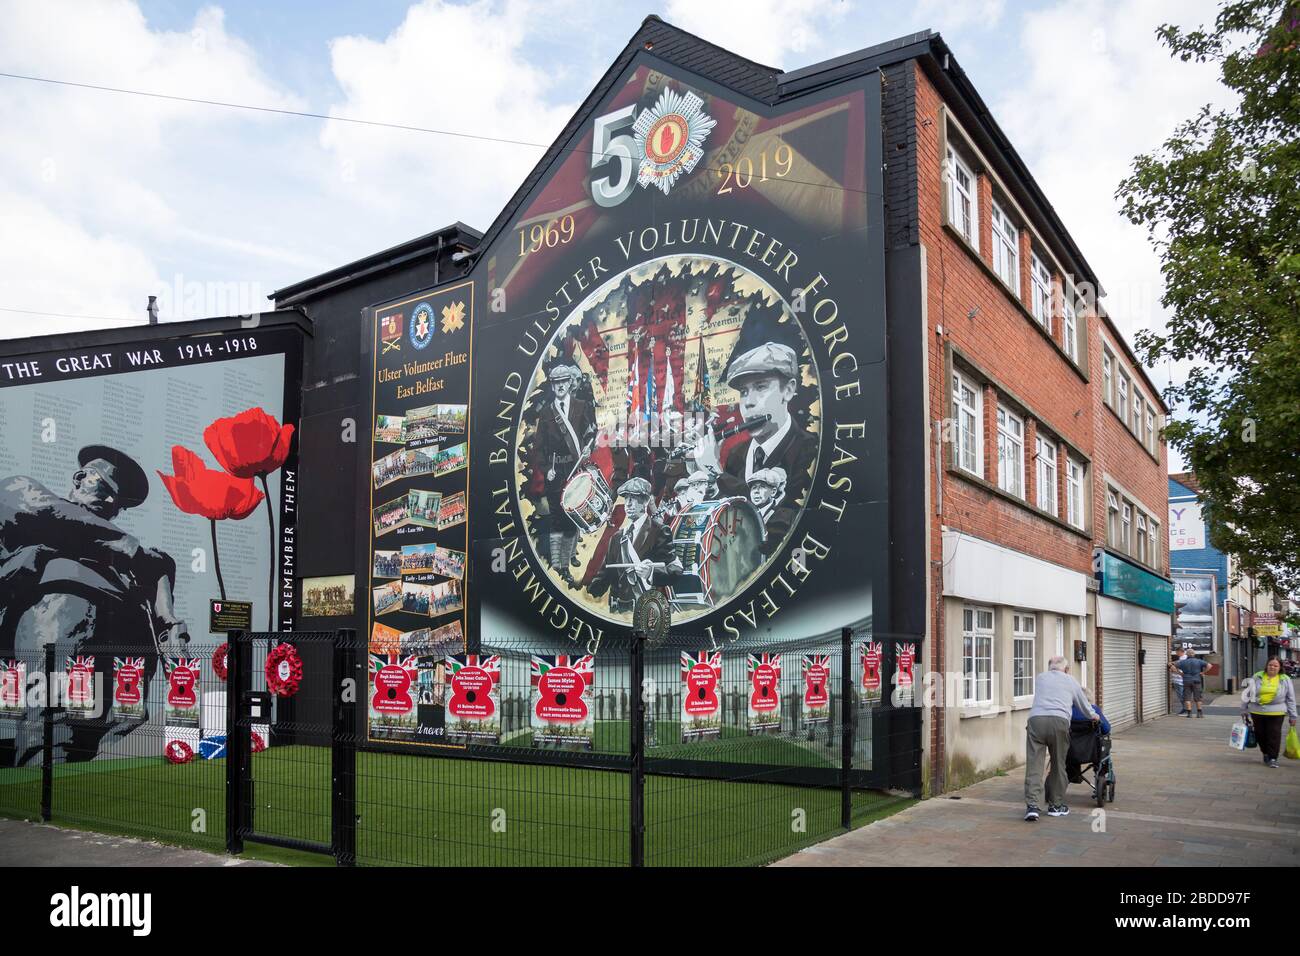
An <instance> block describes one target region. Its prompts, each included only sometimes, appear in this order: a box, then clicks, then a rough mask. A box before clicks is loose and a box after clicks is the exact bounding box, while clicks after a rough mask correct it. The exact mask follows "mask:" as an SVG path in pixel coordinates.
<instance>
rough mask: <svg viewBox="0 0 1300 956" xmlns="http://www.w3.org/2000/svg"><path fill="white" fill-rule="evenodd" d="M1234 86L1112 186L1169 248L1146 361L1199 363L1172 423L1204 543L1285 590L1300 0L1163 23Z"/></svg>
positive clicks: (1292, 562) (1299, 571) (1295, 409)
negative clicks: (1226, 101) (1157, 323)
mask: <svg viewBox="0 0 1300 956" xmlns="http://www.w3.org/2000/svg"><path fill="white" fill-rule="evenodd" d="M1157 36H1158V37H1159V39H1160V40H1161V42H1162V43H1163V44H1164V45H1165V46H1167V47H1168V48H1169V50H1170V52H1171V54H1172V55H1173V56H1176V57H1178V58H1179V59H1180V60H1182V61H1184V62H1202V63H1204V62H1212V63H1216V64H1217V65H1218V67H1219V70H1220V77H1221V79H1222V82H1223V83H1224V85H1225V86H1226V87H1227V88H1228V89H1230V90H1231V91H1233V93H1234V94H1235V97H1234V99H1235V103H1234V105H1233V106H1232V107H1231V108H1227V109H1212V108H1211V107H1209V106H1206V107H1203V108H1202V109H1201V110H1199V111H1198V112H1197V114H1196V115H1195V116H1193V117H1192V118H1191V119H1189V120H1187V121H1186V122H1184V123H1182V124H1181V125H1179V126H1178V127H1177V128H1176V129H1175V130H1174V132H1173V134H1172V135H1171V136H1170V137H1169V139H1167V140H1166V141H1165V143H1164V144H1163V146H1162V147H1161V148H1160V149H1159V150H1157V151H1156V152H1154V153H1152V154H1150V155H1145V156H1139V157H1137V159H1136V160H1135V161H1134V163H1133V170H1132V174H1131V175H1130V176H1129V177H1128V178H1127V179H1125V180H1124V181H1123V182H1122V183H1121V184H1120V186H1119V189H1118V191H1117V194H1116V195H1117V197H1118V198H1119V199H1120V200H1121V201H1122V203H1123V210H1124V213H1125V215H1127V216H1128V218H1129V219H1130V220H1131V221H1132V222H1133V223H1135V224H1138V225H1143V226H1145V227H1147V230H1148V233H1149V235H1150V237H1151V241H1152V243H1153V244H1154V246H1155V248H1156V250H1157V252H1158V253H1159V255H1160V260H1161V272H1162V273H1163V275H1164V280H1165V293H1164V298H1163V302H1164V304H1165V306H1166V307H1167V308H1168V309H1169V310H1170V312H1171V317H1170V319H1169V322H1168V325H1167V327H1166V329H1165V330H1164V331H1162V332H1151V331H1147V332H1142V333H1139V334H1138V336H1137V344H1138V348H1139V349H1140V350H1141V351H1142V352H1143V353H1144V356H1145V358H1146V360H1147V362H1148V363H1150V364H1153V365H1154V364H1157V363H1160V362H1162V361H1167V360H1172V361H1174V362H1191V363H1195V364H1194V367H1193V368H1192V370H1191V372H1190V373H1189V374H1188V376H1187V378H1186V380H1185V381H1183V382H1182V383H1181V384H1178V385H1173V386H1170V387H1169V388H1168V389H1167V390H1166V392H1165V398H1166V400H1167V401H1168V403H1169V406H1170V408H1173V409H1176V414H1175V416H1174V417H1173V418H1172V420H1171V421H1170V422H1169V424H1168V425H1167V426H1166V428H1165V436H1166V438H1167V439H1168V441H1169V443H1170V444H1171V445H1172V446H1173V447H1174V448H1176V449H1178V450H1179V451H1180V452H1182V454H1183V456H1184V457H1185V458H1186V459H1187V462H1188V463H1189V465H1190V466H1191V467H1192V469H1194V470H1195V472H1196V477H1197V479H1198V480H1199V482H1200V486H1201V489H1202V492H1203V501H1204V504H1205V508H1204V512H1205V517H1206V522H1207V525H1208V528H1209V536H1210V541H1211V542H1212V543H1213V544H1214V545H1215V546H1216V547H1218V548H1219V549H1221V550H1223V551H1225V552H1228V553H1231V554H1236V555H1238V556H1239V557H1240V559H1241V564H1242V568H1243V570H1245V571H1248V572H1251V573H1254V574H1257V575H1258V576H1259V578H1260V581H1261V583H1262V584H1264V585H1266V586H1269V587H1272V588H1274V589H1276V590H1280V591H1283V592H1289V591H1294V590H1296V589H1297V588H1300V3H1296V2H1294V0H1241V2H1225V3H1224V4H1223V5H1222V6H1221V7H1220V10H1219V13H1218V16H1217V17H1216V19H1215V23H1214V26H1213V28H1212V29H1210V28H1206V27H1202V28H1200V29H1197V30H1191V31H1184V30H1182V29H1180V28H1179V27H1176V26H1171V25H1165V26H1163V27H1161V28H1160V29H1159V30H1158V31H1157Z"/></svg>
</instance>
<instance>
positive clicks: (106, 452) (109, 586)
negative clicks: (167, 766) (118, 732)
mask: <svg viewBox="0 0 1300 956" xmlns="http://www.w3.org/2000/svg"><path fill="white" fill-rule="evenodd" d="M77 462H78V464H79V466H80V467H79V468H78V469H77V470H76V471H75V472H73V474H72V489H71V491H69V492H68V494H67V495H66V496H64V497H60V496H58V495H56V494H54V493H53V492H52V491H50V490H49V489H48V488H46V487H45V486H44V485H42V484H41V483H40V482H38V481H36V480H34V479H32V478H29V477H26V476H21V475H20V476H15V477H12V478H8V479H6V480H5V481H4V482H3V484H0V656H4V655H8V654H11V653H12V654H16V655H18V656H19V657H22V658H24V659H26V660H28V661H33V660H39V659H40V654H41V653H42V652H43V649H44V647H45V646H46V645H47V644H50V643H53V644H54V645H55V647H56V652H55V653H56V657H61V656H63V655H64V654H67V653H87V652H89V653H94V652H95V645H96V643H97V642H98V643H99V644H101V645H105V646H104V650H103V651H101V652H99V653H94V656H95V668H96V676H95V680H96V682H97V683H99V686H101V687H103V688H105V692H106V691H107V688H108V687H109V681H110V680H111V674H112V659H113V655H114V653H116V654H119V655H122V654H132V655H136V656H143V657H144V658H145V671H144V672H145V675H146V678H145V680H146V683H147V682H148V680H149V676H150V675H152V673H153V669H154V667H155V666H156V664H157V660H158V656H159V654H160V653H163V652H165V651H169V650H178V649H180V647H182V646H183V644H184V642H187V641H188V640H189V634H188V633H187V632H186V627H185V622H184V621H181V620H180V619H178V618H177V617H176V614H175V607H174V603H173V588H174V586H175V582H176V565H175V562H173V561H172V559H171V558H170V557H169V556H168V555H166V554H164V553H163V552H161V551H157V550H154V549H153V548H147V547H145V546H144V545H142V544H141V542H140V541H139V539H137V538H136V537H135V536H134V535H131V534H129V533H127V532H126V531H124V530H122V529H121V528H119V527H118V526H117V525H116V524H114V523H113V519H114V518H116V517H117V516H118V515H119V514H121V513H122V512H123V511H125V510H126V509H128V508H134V507H137V506H138V505H140V504H143V503H144V501H145V499H146V498H147V497H148V495H149V479H148V478H147V477H146V476H145V473H144V470H143V469H142V468H141V467H140V466H139V465H138V464H137V463H136V462H135V460H134V459H132V458H131V457H130V456H129V455H126V454H124V453H123V452H120V451H118V450H117V449H115V448H110V447H108V446H107V445H88V446H86V447H85V448H83V449H81V451H80V452H79V453H78V454H77ZM146 699H147V695H146ZM104 711H105V713H104V714H101V715H100V716H99V717H97V718H95V719H94V720H78V721H75V722H74V721H66V722H64V723H63V724H61V725H60V727H59V728H58V732H57V734H56V736H57V738H58V742H59V744H60V745H61V746H62V748H63V751H64V754H65V757H66V759H68V760H89V759H92V758H93V757H94V756H95V755H96V752H97V749H98V745H99V742H100V740H101V739H102V738H103V737H104V736H105V735H106V734H107V733H108V732H109V731H110V730H112V729H115V728H113V727H111V726H110V723H109V718H108V716H107V707H106V706H105V708H104ZM28 718H29V719H27V720H24V721H23V722H22V723H21V725H20V727H19V730H18V736H17V738H15V739H10V740H2V739H0V765H5V764H9V765H13V764H22V763H24V762H27V761H28V760H30V759H32V757H33V754H34V752H35V750H38V749H39V735H40V721H39V719H35V715H34V714H31V713H29V714H28ZM126 726H130V727H134V726H138V722H132V723H130V724H127V725H124V728H125V727H126ZM124 728H123V729H124ZM32 729H34V730H35V732H36V737H37V739H36V740H34V741H33V740H24V736H25V735H26V734H27V732H28V731H30V730H32ZM33 745H34V747H35V750H34V747H33Z"/></svg>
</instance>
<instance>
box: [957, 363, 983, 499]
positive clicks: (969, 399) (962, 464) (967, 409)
mask: <svg viewBox="0 0 1300 956" xmlns="http://www.w3.org/2000/svg"><path fill="white" fill-rule="evenodd" d="M952 420H953V436H952V437H953V449H954V453H955V454H954V457H955V458H956V460H957V467H958V468H962V469H964V470H965V471H969V472H970V473H971V474H973V475H979V476H980V477H983V476H984V440H983V436H984V395H983V392H982V391H981V390H980V389H978V388H976V387H975V386H974V385H972V384H971V383H970V382H968V381H967V380H966V378H965V377H964V376H962V375H961V374H959V373H957V372H953V373H952Z"/></svg>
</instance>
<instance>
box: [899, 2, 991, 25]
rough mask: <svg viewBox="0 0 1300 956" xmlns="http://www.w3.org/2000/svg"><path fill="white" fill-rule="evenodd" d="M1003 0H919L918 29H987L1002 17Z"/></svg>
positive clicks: (917, 9) (917, 7)
mask: <svg viewBox="0 0 1300 956" xmlns="http://www.w3.org/2000/svg"><path fill="white" fill-rule="evenodd" d="M1005 7H1006V4H1005V3H1004V2H1003V0H964V2H961V3H954V2H953V0H919V2H918V3H917V4H916V19H917V20H918V21H919V26H918V29H932V30H936V31H940V32H945V33H950V32H957V31H960V30H965V29H967V28H971V27H981V28H985V29H987V28H988V27H992V26H995V25H996V24H997V23H998V21H1000V20H1001V19H1002V13H1003V11H1004V9H1005Z"/></svg>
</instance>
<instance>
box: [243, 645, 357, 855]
mask: <svg viewBox="0 0 1300 956" xmlns="http://www.w3.org/2000/svg"><path fill="white" fill-rule="evenodd" d="M357 661H358V656H357V647H356V641H355V638H354V636H353V634H352V632H350V631H301V632H298V631H295V632H292V633H283V634H269V633H247V632H236V633H234V634H232V635H231V638H230V651H229V656H228V663H227V667H228V684H227V686H228V693H229V695H230V696H229V699H228V701H227V707H226V744H227V746H226V753H227V761H226V846H227V849H228V850H229V851H230V852H231V853H241V852H243V849H244V844H245V843H246V842H249V843H261V844H266V845H269V846H276V847H282V848H285V849H290V850H304V851H308V852H314V853H324V854H328V855H330V856H333V857H334V859H335V861H336V862H337V863H339V864H340V865H342V866H350V865H353V864H354V863H355V862H356V823H355V821H356V810H355V805H356V792H355V788H356V742H357V734H356V726H357V725H356V714H357V711H356V706H357V705H356V700H357V695H358V694H360V693H364V688H365V684H364V680H362V678H363V677H364V675H362V674H361V673H360V671H359V669H358V667H359V665H358V663H357ZM349 681H350V683H349Z"/></svg>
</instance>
